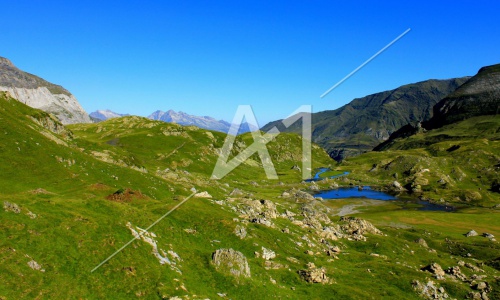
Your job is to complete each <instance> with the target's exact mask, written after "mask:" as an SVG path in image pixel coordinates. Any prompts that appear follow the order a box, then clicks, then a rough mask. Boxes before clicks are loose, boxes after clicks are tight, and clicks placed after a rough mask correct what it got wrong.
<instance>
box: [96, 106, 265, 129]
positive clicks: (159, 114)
mask: <svg viewBox="0 0 500 300" xmlns="http://www.w3.org/2000/svg"><path fill="white" fill-rule="evenodd" d="M90 116H91V117H92V118H94V119H96V120H97V121H104V120H108V119H112V118H119V117H124V116H129V114H119V113H115V112H113V111H111V110H109V109H108V110H97V111H95V112H93V113H91V114H90ZM148 119H151V120H157V121H163V122H167V123H175V124H179V125H184V126H196V127H199V128H203V129H208V130H215V131H219V132H224V133H227V132H229V129H230V128H231V123H229V122H226V121H224V120H217V119H215V118H212V117H209V116H194V115H190V114H187V113H185V112H182V111H179V112H176V111H174V110H168V111H166V112H165V111H161V110H157V111H155V112H153V113H152V114H150V115H149V116H148ZM254 130H258V128H257V127H255V126H252V125H250V124H248V123H246V122H244V123H242V124H241V126H240V128H239V130H238V134H242V133H246V132H250V131H254Z"/></svg>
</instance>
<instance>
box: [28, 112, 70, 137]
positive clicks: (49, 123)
mask: <svg viewBox="0 0 500 300" xmlns="http://www.w3.org/2000/svg"><path fill="white" fill-rule="evenodd" d="M30 117H31V119H32V120H33V121H34V122H35V123H37V124H38V125H40V126H42V127H43V128H45V129H47V130H49V131H50V132H52V133H55V134H58V135H60V136H62V137H63V138H65V139H67V140H71V139H72V138H73V132H71V130H69V129H67V128H66V127H64V125H63V124H62V123H61V122H60V121H59V120H58V119H56V118H55V117H54V116H53V115H52V114H49V113H46V112H38V113H36V114H34V115H31V116H30Z"/></svg>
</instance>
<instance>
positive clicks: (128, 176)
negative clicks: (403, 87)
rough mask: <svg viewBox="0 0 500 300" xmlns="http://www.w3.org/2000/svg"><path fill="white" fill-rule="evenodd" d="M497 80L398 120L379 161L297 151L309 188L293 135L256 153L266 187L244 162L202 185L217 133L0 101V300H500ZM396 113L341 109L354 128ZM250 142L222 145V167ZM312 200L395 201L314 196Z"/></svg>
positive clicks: (493, 73)
mask: <svg viewBox="0 0 500 300" xmlns="http://www.w3.org/2000/svg"><path fill="white" fill-rule="evenodd" d="M499 73H500V70H498V66H491V67H486V68H483V69H481V70H480V72H479V73H478V74H477V75H476V76H474V77H473V78H470V79H468V80H466V82H465V83H464V84H461V85H460V87H459V88H458V89H455V90H453V91H452V92H450V93H449V94H447V95H445V96H443V97H442V100H439V101H438V103H437V104H435V105H433V106H431V107H428V106H427V105H424V104H423V103H420V104H419V106H418V107H413V106H412V107H411V108H406V109H407V110H409V111H412V112H413V113H414V114H417V115H415V116H411V115H410V116H409V117H407V118H408V119H411V120H415V121H414V123H416V124H417V125H415V126H414V129H415V131H416V132H413V133H410V134H409V135H407V136H404V137H399V138H397V139H394V140H393V143H391V144H388V145H387V147H386V148H384V149H380V150H381V151H370V152H367V153H363V154H361V155H358V156H355V157H347V158H346V159H344V160H343V161H342V162H335V161H333V160H332V159H331V158H330V157H329V156H328V155H327V154H326V152H325V151H324V150H323V149H322V148H320V147H319V146H318V145H316V144H314V143H313V144H312V147H311V161H310V162H311V169H312V170H311V171H316V172H318V173H317V175H318V177H322V176H324V177H323V178H328V179H325V180H318V181H312V182H307V181H303V178H302V174H301V172H300V166H302V167H303V165H302V163H303V161H302V160H303V157H302V153H301V152H302V149H303V141H302V138H301V136H299V135H297V134H293V133H286V132H285V133H283V134H280V135H278V136H276V137H275V138H274V139H272V140H271V141H269V143H268V144H266V148H267V150H268V152H269V154H268V156H269V159H270V160H271V161H272V162H273V165H274V167H275V168H276V171H277V175H278V176H279V180H271V179H269V178H267V177H266V174H265V173H266V172H265V171H264V170H263V160H264V159H262V156H260V155H253V156H251V157H250V158H249V159H247V160H245V161H240V162H241V165H239V166H238V167H236V168H235V169H234V170H233V171H232V172H231V173H229V174H228V175H227V176H226V177H223V178H221V179H219V180H214V179H212V176H211V174H212V173H213V170H214V165H215V164H216V162H217V161H218V160H219V156H220V153H221V147H222V145H223V144H224V140H225V138H226V134H224V133H222V132H216V131H208V130H204V129H200V128H196V127H194V126H182V125H179V124H174V123H166V122H162V121H158V120H151V119H148V118H144V117H138V116H125V117H120V118H111V119H109V120H107V121H105V122H100V123H85V124H70V125H63V124H61V123H60V122H59V121H58V120H57V119H56V118H55V117H54V116H53V115H52V114H50V113H47V112H44V111H41V110H39V109H34V108H32V107H29V106H27V105H25V104H24V103H22V101H19V99H17V100H16V99H14V98H13V97H12V94H11V92H5V91H2V92H0V120H1V121H0V133H1V134H0V164H1V165H2V172H0V189H1V191H2V192H1V193H0V203H1V204H2V207H0V228H2V230H0V262H1V263H0V278H1V282H2V284H0V299H2V300H3V299H24V298H28V299H39V298H43V299H45V298H47V299H80V298H81V299H87V298H90V299H93V298H97V299H129V298H142V299H219V298H220V299H269V298H279V299H285V298H287V299H372V298H373V299H415V300H417V299H500V280H499V278H498V275H499V271H500V257H499V253H500V245H499V243H498V242H497V241H496V239H495V236H496V237H498V236H499V235H500V218H499V216H500V183H499V180H498V174H499V173H500V164H499V157H500V138H499V136H500V117H499V116H498V115H497V110H498V104H499V103H500V98H499V96H498V93H497V92H498V89H499V88H500V83H499V82H498V80H497V78H498V74H499ZM458 83H459V82H455V83H453V82H452V81H450V84H451V85H455V84H458ZM428 84H431V85H432V84H435V83H428ZM423 86H424V87H425V86H426V84H423ZM410 90H411V89H410ZM431 90H432V89H431ZM394 93H396V94H397V92H394ZM436 93H437V92H436ZM407 94H415V95H418V94H419V93H418V91H412V92H411V93H410V91H408V92H407ZM424 94H425V93H424ZM389 96H390V95H389ZM389 96H386V98H390V97H389ZM436 97H437V96H436ZM395 98H397V97H395ZM375 99H378V98H377V97H374V99H373V101H374V102H376V103H377V101H375ZM392 99H394V98H392ZM376 103H375V104H376ZM391 103H394V104H391ZM404 103H406V104H408V105H410V104H411V102H409V101H407V102H404V101H403V102H402V103H400V102H398V100H394V101H391V102H389V103H388V104H382V105H381V104H380V103H379V104H378V105H373V108H372V109H368V107H369V106H370V105H369V104H368V103H362V104H363V105H364V106H365V109H364V110H362V109H358V110H356V109H355V108H356V106H354V104H351V105H350V106H348V107H347V108H345V110H351V114H352V115H351V118H353V119H354V120H358V122H362V121H363V120H366V118H368V117H372V116H371V114H374V113H376V112H377V111H381V109H380V106H382V108H384V105H388V106H391V105H394V106H397V107H399V108H400V109H399V110H400V111H399V110H393V111H392V114H393V115H396V113H397V112H400V113H401V114H403V113H405V112H407V111H405V110H404V109H405V107H403V106H404V105H403V104H404ZM427 104H428V103H427ZM377 107H379V108H378V110H377ZM419 109H420V110H422V111H419ZM382 111H383V112H384V113H383V114H382V116H385V117H386V118H387V120H392V119H390V118H389V117H390V116H391V114H390V113H389V110H388V109H385V110H382ZM355 112H358V113H361V112H365V114H362V113H361V114H360V115H359V116H358V115H356V114H354V113H355ZM384 114H385V115H384ZM102 115H104V116H115V115H116V114H113V113H110V112H106V111H104V113H102ZM340 115H342V116H344V117H345V118H346V119H345V124H350V123H349V122H348V121H347V117H348V116H349V115H348V114H347V112H345V113H344V114H340ZM431 115H432V117H431ZM367 116H368V117H367ZM421 116H423V117H422V118H420V117H421ZM426 118H427V119H428V121H424V122H420V121H422V120H423V119H426ZM368 119H369V118H368ZM172 120H174V118H172ZM176 120H177V121H179V119H176ZM404 120H405V118H404V117H401V116H400V119H398V121H397V122H404ZM393 122H396V121H393ZM326 125H328V123H325V126H326ZM385 128H387V127H385ZM316 130H318V128H316ZM400 130H401V129H400ZM346 132H348V131H346ZM393 137H394V133H393V134H391V139H392V138H393ZM346 138H347V137H346ZM253 143H254V140H253V137H252V135H251V134H248V133H247V134H242V135H239V136H237V137H235V142H234V148H233V149H232V151H231V157H232V156H235V155H238V152H239V153H241V152H242V151H244V150H245V149H249V148H250V147H249V146H250V145H253ZM233 150H234V151H233ZM233 159H234V160H235V161H238V160H237V158H236V157H235V158H233ZM261 159H262V160H261ZM303 168H304V167H303ZM325 169H327V170H325ZM319 170H322V171H321V172H323V171H324V173H321V174H320V171H319ZM339 176H340V177H339ZM368 187H370V188H368ZM325 190H329V191H332V192H333V193H334V194H336V195H338V194H342V195H346V196H347V194H345V192H346V191H347V193H350V194H354V195H359V194H357V193H362V192H369V193H370V194H372V193H377V194H378V193H380V192H381V191H386V192H388V193H391V196H392V195H395V196H397V197H398V198H399V200H394V201H377V200H369V199H338V200H335V201H326V200H327V198H325V199H324V200H323V199H322V198H319V197H318V198H315V197H314V196H313V194H315V196H318V195H317V194H316V193H317V192H318V191H325ZM370 194H369V195H370ZM188 200H189V201H188ZM422 203H424V204H425V206H424V207H422ZM428 209H430V210H432V211H428ZM447 209H455V211H454V212H453V213H451V212H448V211H447Z"/></svg>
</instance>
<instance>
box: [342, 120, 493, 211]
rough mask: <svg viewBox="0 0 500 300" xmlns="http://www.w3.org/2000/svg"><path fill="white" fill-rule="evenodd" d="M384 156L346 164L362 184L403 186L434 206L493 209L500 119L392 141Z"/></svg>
mask: <svg viewBox="0 0 500 300" xmlns="http://www.w3.org/2000/svg"><path fill="white" fill-rule="evenodd" d="M381 150H383V151H380V152H370V153H366V154H364V155H362V156H360V157H357V158H351V159H348V160H347V161H345V162H343V163H342V164H341V165H340V166H341V167H340V168H339V169H349V170H352V171H353V174H352V176H355V177H357V178H358V179H360V180H363V181H368V182H372V183H376V184H377V185H379V186H390V185H391V184H392V183H393V182H394V181H399V182H400V183H401V184H402V185H403V186H404V187H405V188H406V189H407V190H409V191H413V192H414V193H415V195H416V196H420V197H424V198H426V199H431V200H432V201H436V202H442V203H445V202H453V203H458V204H463V205H479V206H485V207H491V206H494V205H496V204H500V195H499V194H498V192H496V191H494V188H493V189H492V187H494V185H495V182H497V181H498V179H499V175H498V174H499V171H500V170H499V168H500V165H499V163H500V117H499V116H483V117H474V118H470V119H467V120H465V121H462V122H459V123H454V124H450V125H447V126H444V127H442V128H439V129H435V130H431V131H428V132H425V133H419V134H415V135H412V136H410V137H408V138H400V139H395V140H392V141H391V143H388V144H386V145H385V146H384V147H383V148H382V149H381Z"/></svg>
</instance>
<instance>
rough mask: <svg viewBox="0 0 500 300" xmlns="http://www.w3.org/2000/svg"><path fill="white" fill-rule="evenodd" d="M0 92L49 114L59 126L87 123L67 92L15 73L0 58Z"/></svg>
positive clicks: (87, 117) (85, 115)
mask: <svg viewBox="0 0 500 300" xmlns="http://www.w3.org/2000/svg"><path fill="white" fill-rule="evenodd" d="M0 91H7V92H9V93H10V94H11V95H12V97H13V98H15V99H17V100H18V101H20V102H22V103H24V104H26V105H28V106H31V107H33V108H38V109H41V110H43V111H46V112H48V113H52V114H53V115H55V116H56V117H57V118H58V119H59V120H60V121H61V122H62V123H63V124H72V123H90V122H91V120H90V117H89V115H88V114H87V113H86V112H85V110H84V109H83V108H82V107H81V105H80V103H78V101H77V100H76V98H75V97H74V96H73V95H72V94H71V93H70V92H69V91H68V90H66V89H65V88H63V87H62V86H60V85H56V84H53V83H50V82H48V81H46V80H44V79H42V78H40V77H38V76H35V75H33V74H30V73H27V72H24V71H22V70H20V69H18V68H17V67H16V66H14V64H13V63H12V62H11V61H10V60H9V59H7V58H4V57H0Z"/></svg>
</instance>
